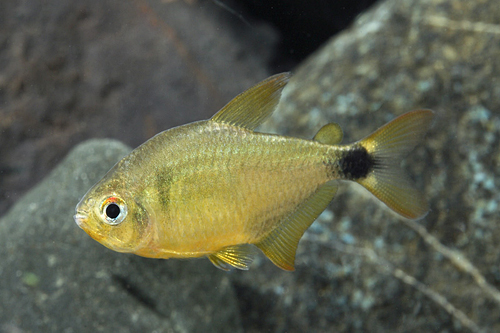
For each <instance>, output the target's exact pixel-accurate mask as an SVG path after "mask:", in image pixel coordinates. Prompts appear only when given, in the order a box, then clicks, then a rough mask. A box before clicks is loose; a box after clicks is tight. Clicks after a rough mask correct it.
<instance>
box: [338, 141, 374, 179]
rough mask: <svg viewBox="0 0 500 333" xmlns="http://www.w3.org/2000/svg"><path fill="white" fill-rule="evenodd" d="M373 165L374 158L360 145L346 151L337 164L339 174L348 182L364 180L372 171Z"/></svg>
mask: <svg viewBox="0 0 500 333" xmlns="http://www.w3.org/2000/svg"><path fill="white" fill-rule="evenodd" d="M375 164H376V161H375V158H374V157H373V156H372V155H370V154H369V153H368V151H366V149H365V147H363V146H361V145H358V146H353V147H352V148H350V149H349V150H346V152H345V155H344V156H343V157H342V158H341V159H340V161H339V162H338V165H339V168H340V174H341V175H342V174H343V175H344V177H345V178H346V179H350V180H356V179H360V178H365V177H366V176H367V175H368V174H369V173H370V171H372V170H373V168H374V167H375Z"/></svg>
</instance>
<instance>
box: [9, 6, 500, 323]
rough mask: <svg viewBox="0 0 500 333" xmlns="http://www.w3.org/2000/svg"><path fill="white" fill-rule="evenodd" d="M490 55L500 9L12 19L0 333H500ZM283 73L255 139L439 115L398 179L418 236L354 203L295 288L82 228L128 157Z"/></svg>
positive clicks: (308, 257)
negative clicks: (406, 190)
mask: <svg viewBox="0 0 500 333" xmlns="http://www.w3.org/2000/svg"><path fill="white" fill-rule="evenodd" d="M358 12H361V13H360V14H359V15H358V16H356V15H357V13H358ZM499 54H500V6H498V4H497V1H496V0H481V1H467V0H379V1H377V2H374V1H346V2H342V1H339V2H335V4H332V2H330V1H326V0H325V1H320V0H317V1H309V2H307V5H305V4H304V1H293V0H289V1H276V2H270V1H257V0H255V1H250V0H249V1H233V2H229V1H222V0H214V1H211V0H163V1H162V0H130V1H116V0H104V1H97V0H83V1H78V2H75V1H68V0H66V1H64V0H49V1H35V0H25V1H14V0H4V1H2V2H0V215H2V216H3V217H2V218H1V220H0V258H2V260H1V261H0V331H5V332H23V331H65V332H82V331H111V330H120V331H123V332H127V331H130V332H133V331H151V332H152V331H156V332H194V331H197V332H205V331H206V332H208V331H214V332H225V331H231V332H238V331H239V332H262V331H264V332H303V331H308V332H326V331H330V332H351V331H358V332H364V331H368V332H385V331H394V332H409V331H426V332H469V331H473V332H480V331H499V330H500V291H499V288H500V268H499V263H500V257H499V256H500V245H499V244H500V232H499V231H498V228H497V223H498V220H499V218H498V216H499V214H498V205H499V203H500V193H499V191H498V190H497V187H498V184H499V176H498V175H499V173H500V150H499V141H500V111H499V106H500V81H499V79H498V76H499V73H500V59H499V58H500V57H499ZM287 70H292V72H293V73H294V77H293V78H292V80H291V82H290V83H289V85H288V86H287V87H286V89H285V90H284V93H283V98H282V102H281V104H280V106H279V108H278V110H277V111H276V112H275V113H274V115H273V117H272V118H271V119H270V120H269V121H268V122H267V123H266V124H264V125H263V126H262V127H261V128H260V130H261V131H264V132H274V133H280V134H285V135H290V136H298V137H303V138H311V137H312V136H313V135H314V134H315V133H316V132H317V131H318V129H319V128H321V126H323V125H324V124H326V123H328V122H337V123H339V124H340V125H341V127H342V128H343V130H344V142H352V141H355V140H358V139H360V138H362V137H364V136H365V135H368V134H369V133H371V132H373V130H375V129H376V128H378V127H379V126H381V125H383V124H385V123H386V122H387V121H389V120H391V119H393V118H395V117H396V116H398V115H400V114H403V113H404V112H407V111H410V110H414V109H419V108H429V109H432V110H434V111H435V112H436V120H435V123H434V127H433V128H432V129H431V130H430V132H429V134H428V135H427V137H426V139H425V141H424V143H423V144H421V145H419V146H418V147H417V148H416V149H415V150H414V151H413V152H412V153H411V154H410V156H409V157H408V158H407V159H406V161H405V162H404V164H403V167H404V168H405V169H406V170H407V171H408V172H409V173H410V174H411V175H412V178H413V179H414V180H415V182H416V183H417V187H418V188H420V189H422V190H424V191H425V193H426V197H427V198H428V200H429V203H430V206H431V211H430V213H429V214H428V215H427V217H426V218H424V219H423V220H420V221H417V222H414V221H408V220H404V219H403V218H400V217H398V216H396V215H395V214H393V213H391V212H390V211H389V210H388V209H387V208H386V207H385V206H383V205H382V204H381V203H380V202H378V201H377V200H376V199H375V198H374V197H373V196H371V195H370V194H369V193H368V192H367V191H365V190H364V189H362V188H361V187H360V186H358V185H356V184H347V183H342V184H341V186H340V188H339V191H338V193H337V196H336V198H335V199H334V201H333V202H332V204H331V205H330V207H329V209H327V210H326V211H325V212H324V213H323V214H322V215H321V216H320V217H319V218H318V220H317V221H316V222H315V223H314V224H313V225H312V226H311V227H310V228H309V230H308V231H307V232H306V234H305V236H304V238H303V239H302V240H301V242H300V244H299V248H298V251H297V259H296V271H295V272H291V273H290V272H284V271H281V270H280V269H278V268H277V267H275V266H274V265H273V264H272V263H271V262H270V261H268V260H267V259H265V258H264V257H263V256H262V255H261V256H259V257H258V259H257V260H255V262H254V263H253V264H252V267H251V268H250V270H249V271H231V272H229V273H225V272H222V271H220V270H218V269H216V268H215V267H213V265H212V264H211V263H210V262H209V261H208V260H206V259H199V260H153V259H145V258H140V257H137V256H133V255H126V254H120V253H115V252H113V251H111V250H108V249H106V248H104V247H103V246H102V245H100V244H98V243H97V242H95V241H94V240H92V239H91V238H90V237H88V236H87V235H86V234H85V232H83V231H82V230H81V229H80V228H78V226H77V225H76V224H75V223H74V221H73V217H72V216H73V214H74V208H75V205H76V204H77V202H78V200H79V199H80V198H81V197H82V196H83V194H84V193H85V192H86V191H87V190H88V189H89V188H90V187H91V186H92V185H93V184H94V183H95V182H96V181H98V180H99V179H100V178H101V177H102V176H103V175H104V174H105V173H106V172H107V171H108V170H109V168H111V166H112V165H113V164H114V163H116V162H117V161H118V160H119V159H120V158H121V157H123V156H124V155H125V154H126V153H128V152H129V151H130V150H131V149H132V148H133V147H136V146H137V145H139V144H141V143H142V142H144V141H145V140H147V139H148V138H150V137H151V136H153V135H154V134H156V133H158V132H160V131H163V130H165V129H168V128H170V127H173V126H177V125H181V124H184V123H187V122H191V121H195V120H200V119H206V118H209V117H210V116H212V115H213V114H214V113H215V112H216V111H217V110H218V109H219V108H220V107H222V106H223V105H224V104H225V103H226V102H228V101H229V100H230V99H231V98H232V97H234V96H235V95H237V94H238V93H240V92H242V91H243V90H244V89H246V88H248V87H250V86H251V85H253V84H255V83H257V82H258V81H260V80H261V79H264V78H265V77H267V76H269V75H271V74H274V73H277V72H282V71H287Z"/></svg>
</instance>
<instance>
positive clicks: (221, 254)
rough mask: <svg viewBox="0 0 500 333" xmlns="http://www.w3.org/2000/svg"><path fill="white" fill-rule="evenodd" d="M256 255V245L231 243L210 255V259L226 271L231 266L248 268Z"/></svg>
mask: <svg viewBox="0 0 500 333" xmlns="http://www.w3.org/2000/svg"><path fill="white" fill-rule="evenodd" d="M254 256H255V247H254V246H253V245H250V244H239V245H231V246H227V247H225V248H223V249H222V250H220V251H218V252H215V253H213V254H211V255H209V256H208V259H210V261H211V262H212V264H214V265H215V267H217V268H220V269H222V270H224V271H228V270H230V269H231V268H233V267H234V268H238V269H242V270H247V269H248V267H249V266H250V264H251V263H252V261H253V259H254Z"/></svg>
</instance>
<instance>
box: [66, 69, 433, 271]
mask: <svg viewBox="0 0 500 333" xmlns="http://www.w3.org/2000/svg"><path fill="white" fill-rule="evenodd" d="M289 78H290V75H289V74H288V73H284V74H279V75H275V76H272V77H270V78H268V79H267V80H265V81H263V82H261V83H259V84H257V85H256V86H254V87H252V88H250V89H248V90H247V91H245V92H243V93H242V94H240V95H238V96H237V97H236V98H234V99H233V100H232V101H231V102H230V103H229V104H227V105H226V106H225V107H224V108H222V110H220V111H219V112H218V113H217V114H215V115H214V116H213V117H212V118H211V119H210V120H205V121H199V122H194V123H191V124H187V125H184V126H180V127H176V128H172V129H170V130H167V131H164V132H162V133H159V134H158V135H156V136H155V137H153V138H151V139H150V140H148V141H147V142H145V143H144V144H142V145H141V146H139V147H138V148H137V149H135V150H134V151H132V152H131V153H130V154H129V155H128V156H126V157H125V158H123V159H122V160H121V161H120V162H118V163H117V164H116V165H115V166H114V167H113V168H112V169H111V170H110V171H109V172H108V173H107V175H106V176H105V177H104V178H103V179H102V180H101V181H99V182H98V183H97V184H96V185H94V187H92V188H91V189H90V190H89V191H88V193H87V194H86V195H85V196H84V197H83V199H82V200H81V201H80V203H79V204H78V206H77V207H76V215H75V221H76V223H77V224H78V225H79V226H80V227H81V228H82V229H83V230H85V231H86V232H87V233H88V234H89V235H90V236H91V237H92V238H94V239H95V240H97V241H98V242H100V243H102V244H103V245H105V246H107V247H108V248H110V249H112V250H115V251H118V252H130V253H135V254H137V255H140V256H144V257H150V258H195V257H204V256H206V257H208V258H209V259H210V260H211V261H212V263H213V264H214V265H215V266H217V267H219V268H221V269H225V270H227V269H229V268H231V267H236V268H239V269H248V267H249V265H250V263H251V261H252V259H253V256H254V254H255V250H254V249H255V247H254V245H255V246H257V247H258V248H259V249H260V250H262V252H264V254H265V255H266V256H267V257H268V258H269V259H270V260H271V261H272V262H273V263H274V264H276V265H277V266H278V267H280V268H282V269H284V270H293V269H294V261H295V252H296V248H297V245H298V243H299V240H300V238H301V237H302V235H303V234H304V232H305V231H306V229H307V228H309V226H310V225H311V224H312V223H313V221H314V220H315V219H316V217H318V215H319V214H320V213H321V212H322V211H323V210H324V209H325V208H326V207H327V206H328V204H329V203H330V201H331V200H332V199H333V196H334V195H335V192H336V191H337V180H338V179H340V180H351V181H355V182H357V183H359V184H361V185H363V186H364V187H366V188H367V189H368V190H369V191H371V192H372V193H373V194H374V195H375V196H376V197H377V198H379V199H380V200H381V201H382V202H384V203H385V204H386V205H387V206H388V207H389V208H391V209H392V210H394V211H395V212H397V213H399V214H400V215H402V216H404V217H406V218H409V219H419V218H422V217H423V216H425V215H426V214H427V211H428V206H427V203H426V201H425V199H424V197H423V195H422V194H421V193H420V192H418V191H417V190H415V189H414V188H413V187H412V186H411V184H410V182H409V180H408V179H407V178H406V177H405V175H404V174H403V173H402V171H401V169H400V168H399V163H400V158H401V157H402V155H405V154H406V153H408V152H409V151H410V150H411V149H413V147H414V146H415V145H416V144H417V143H418V142H419V141H420V140H421V139H422V138H423V136H424V134H425V132H426V131H427V128H428V127H429V124H430V122H431V119H432V117H433V112H432V111H430V110H418V111H413V112H408V113H406V114H404V115H402V116H400V117H398V118H396V119H395V120H393V121H392V122H390V123H388V124H387V125H385V126H384V127H382V128H380V129H378V130H377V131H376V132H375V133H373V134H372V135H370V136H368V137H367V138H365V139H363V140H361V141H358V142H356V143H353V144H349V145H340V142H341V140H342V130H341V129H340V127H339V126H338V125H337V124H328V125H326V126H324V127H323V128H322V129H320V131H319V132H318V133H317V134H316V136H315V137H314V139H313V140H303V139H298V138H292V137H285V136H279V135H271V134H265V133H258V132H254V129H255V127H257V126H258V125H259V124H261V123H262V122H263V121H264V120H265V119H266V118H267V117H268V116H269V115H270V114H271V113H272V112H273V111H274V109H275V107H276V105H277V104H278V101H279V99H280V96H281V91H282V89H283V88H284V87H285V85H286V84H287V82H288V80H289Z"/></svg>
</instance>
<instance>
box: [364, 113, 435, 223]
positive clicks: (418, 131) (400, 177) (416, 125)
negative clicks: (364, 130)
mask: <svg viewBox="0 0 500 333" xmlns="http://www.w3.org/2000/svg"><path fill="white" fill-rule="evenodd" d="M433 116H434V112H432V111H431V110H416V111H411V112H408V113H405V114H403V115H401V116H399V117H397V118H396V119H394V120H393V121H391V122H390V123H388V124H386V125H384V126H382V127H381V128H379V129H378V130H377V131H375V132H374V133H373V134H371V135H370V136H368V137H367V138H365V139H363V140H361V141H359V144H361V146H363V147H364V148H365V149H366V150H367V152H368V153H369V154H370V155H371V156H372V157H373V158H374V161H375V165H374V169H373V172H371V173H369V175H368V176H367V177H364V178H361V179H357V180H356V181H357V182H358V183H359V184H361V185H363V186H364V187H365V188H367V189H368V190H369V191H370V192H372V193H373V194H374V195H375V196H376V197H377V198H378V199H380V200H381V201H382V202H384V203H385V204H386V205H387V206H388V207H389V208H391V209H392V210H394V211H395V212H396V213H398V214H400V215H402V216H404V217H406V218H409V219H421V218H423V217H424V216H425V215H427V213H428V211H429V206H428V204H427V200H425V198H424V195H423V194H422V193H421V192H420V191H418V190H417V189H415V188H414V187H413V185H412V184H411V181H410V179H408V177H407V176H406V175H405V174H404V173H403V170H402V169H401V168H400V162H401V158H402V157H403V156H404V155H406V154H408V153H409V152H410V151H411V150H413V148H414V147H415V146H416V145H417V144H418V143H419V142H420V141H421V140H422V138H423V137H424V135H425V133H426V132H427V130H428V128H429V126H430V124H431V121H432V118H433Z"/></svg>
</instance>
